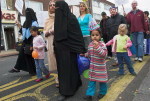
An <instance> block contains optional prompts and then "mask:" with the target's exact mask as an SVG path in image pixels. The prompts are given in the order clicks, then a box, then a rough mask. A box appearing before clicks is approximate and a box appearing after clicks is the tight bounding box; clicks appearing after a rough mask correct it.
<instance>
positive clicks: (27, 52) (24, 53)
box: [9, 8, 38, 75]
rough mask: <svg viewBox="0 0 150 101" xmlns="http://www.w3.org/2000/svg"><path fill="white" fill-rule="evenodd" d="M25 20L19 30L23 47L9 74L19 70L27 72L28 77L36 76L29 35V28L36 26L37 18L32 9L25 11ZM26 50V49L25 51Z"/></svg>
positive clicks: (31, 38)
mask: <svg viewBox="0 0 150 101" xmlns="http://www.w3.org/2000/svg"><path fill="white" fill-rule="evenodd" d="M25 13H26V20H25V22H24V24H23V27H22V28H21V29H20V33H22V36H23V37H22V39H23V45H22V47H21V49H20V51H19V55H18V59H17V62H16V65H15V66H14V68H13V69H11V70H10V71H9V72H10V73H15V72H20V70H23V71H27V72H29V74H30V75H35V74H36V72H35V71H36V69H35V63H34V59H33V58H32V56H31V53H32V45H33V44H32V41H33V37H32V36H31V33H30V27H31V26H37V27H38V24H37V18H36V14H35V12H34V10H33V9H31V8H27V9H26V10H25ZM27 48H28V49H27Z"/></svg>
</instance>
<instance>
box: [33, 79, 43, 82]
mask: <svg viewBox="0 0 150 101" xmlns="http://www.w3.org/2000/svg"><path fill="white" fill-rule="evenodd" d="M42 80H43V79H36V80H35V81H36V82H40V81H42Z"/></svg>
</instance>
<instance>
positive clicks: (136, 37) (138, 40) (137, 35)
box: [132, 32, 144, 57]
mask: <svg viewBox="0 0 150 101" xmlns="http://www.w3.org/2000/svg"><path fill="white" fill-rule="evenodd" d="M132 42H133V45H134V46H135V47H136V57H143V55H144V33H143V32H134V33H132Z"/></svg>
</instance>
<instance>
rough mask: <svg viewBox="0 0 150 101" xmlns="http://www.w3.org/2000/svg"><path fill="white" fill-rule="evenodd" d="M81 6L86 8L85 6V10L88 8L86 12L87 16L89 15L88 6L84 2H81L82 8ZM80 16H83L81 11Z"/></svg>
mask: <svg viewBox="0 0 150 101" xmlns="http://www.w3.org/2000/svg"><path fill="white" fill-rule="evenodd" d="M81 5H84V6H85V8H86V9H85V12H86V14H88V13H89V9H88V6H87V5H86V4H85V3H84V2H81V3H80V6H81ZM80 15H81V11H80Z"/></svg>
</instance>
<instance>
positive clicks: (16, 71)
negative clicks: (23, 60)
mask: <svg viewBox="0 0 150 101" xmlns="http://www.w3.org/2000/svg"><path fill="white" fill-rule="evenodd" d="M18 72H20V70H16V69H11V70H10V71H9V73H18Z"/></svg>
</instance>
